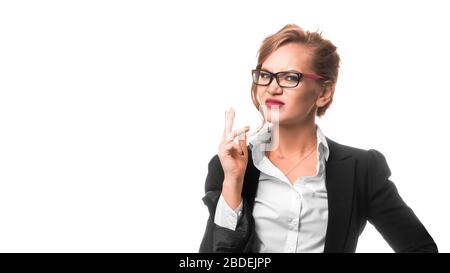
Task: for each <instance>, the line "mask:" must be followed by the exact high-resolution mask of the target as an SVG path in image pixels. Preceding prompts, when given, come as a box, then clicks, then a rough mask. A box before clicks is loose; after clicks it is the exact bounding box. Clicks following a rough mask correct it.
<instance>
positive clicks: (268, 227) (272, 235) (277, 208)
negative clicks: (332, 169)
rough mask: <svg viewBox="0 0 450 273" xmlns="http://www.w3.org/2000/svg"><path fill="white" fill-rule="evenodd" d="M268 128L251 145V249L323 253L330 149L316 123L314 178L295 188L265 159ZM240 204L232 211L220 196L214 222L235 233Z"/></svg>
mask: <svg viewBox="0 0 450 273" xmlns="http://www.w3.org/2000/svg"><path fill="white" fill-rule="evenodd" d="M271 132H272V131H271V129H270V127H267V129H265V130H263V131H262V132H260V133H259V134H258V135H257V136H256V137H255V138H254V139H252V140H250V141H249V145H250V148H251V151H252V158H253V164H254V165H255V167H256V168H258V169H259V170H260V176H259V185H258V190H257V192H256V196H255V204H254V207H253V217H254V219H255V231H256V235H257V236H256V240H255V244H256V245H255V249H257V250H258V251H259V252H272V253H273V252H291V253H293V252H323V250H324V246H325V235H326V230H327V224H328V199H327V190H326V186H325V161H326V160H328V157H329V149H328V144H327V140H326V138H325V135H324V134H323V133H322V131H321V129H320V128H319V126H318V125H316V135H317V159H318V160H317V165H316V174H315V175H314V176H300V177H298V178H297V180H296V181H295V183H294V184H291V182H290V181H289V179H288V178H287V177H286V176H285V175H284V174H283V172H282V171H281V170H280V169H278V168H277V167H276V166H275V165H274V164H273V163H272V162H271V161H270V160H269V159H268V158H267V157H266V155H265V146H264V145H266V142H265V140H267V139H268V138H270V137H271ZM241 213H242V201H241V204H240V205H239V207H238V208H237V209H235V210H232V209H231V208H230V207H229V206H228V204H227V203H226V201H225V199H224V198H223V196H222V195H221V196H220V198H219V202H218V203H217V207H216V214H215V217H214V223H216V224H217V225H219V226H222V227H225V228H229V229H231V230H235V229H236V225H237V221H238V218H239V217H240V215H241Z"/></svg>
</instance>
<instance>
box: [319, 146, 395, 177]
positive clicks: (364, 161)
mask: <svg viewBox="0 0 450 273" xmlns="http://www.w3.org/2000/svg"><path fill="white" fill-rule="evenodd" d="M327 140H328V146H329V148H330V157H332V158H333V159H346V158H348V157H352V158H353V159H355V160H356V161H357V162H359V164H358V166H359V168H365V169H366V168H369V169H377V170H380V171H381V170H382V171H384V174H385V175H387V176H389V175H390V169H389V167H388V164H387V161H386V157H385V156H384V154H383V153H382V152H380V150H378V149H373V148H370V149H363V148H359V147H354V146H349V145H344V144H341V143H338V142H335V141H333V140H330V139H327Z"/></svg>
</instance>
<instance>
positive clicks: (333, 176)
mask: <svg viewBox="0 0 450 273" xmlns="http://www.w3.org/2000/svg"><path fill="white" fill-rule="evenodd" d="M327 143H328V147H329V149H330V155H329V158H328V161H327V163H326V167H325V173H326V188H327V194H328V225H327V232H326V237H325V249H324V252H344V248H345V243H346V240H347V234H348V229H349V225H350V220H351V211H352V206H353V193H354V184H355V182H354V171H355V169H354V168H355V160H354V158H353V157H352V156H351V154H349V153H348V151H346V150H345V149H343V147H342V145H340V144H338V143H336V142H334V141H332V140H330V139H329V138H328V137H327Z"/></svg>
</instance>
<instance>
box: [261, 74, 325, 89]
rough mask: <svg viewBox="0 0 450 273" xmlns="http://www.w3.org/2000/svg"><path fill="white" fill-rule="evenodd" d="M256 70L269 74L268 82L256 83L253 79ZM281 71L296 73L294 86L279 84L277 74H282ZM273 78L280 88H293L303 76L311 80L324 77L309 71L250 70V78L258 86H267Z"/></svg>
mask: <svg viewBox="0 0 450 273" xmlns="http://www.w3.org/2000/svg"><path fill="white" fill-rule="evenodd" d="M256 72H265V73H267V74H269V75H270V79H269V82H268V83H266V84H260V83H257V82H256V79H255V74H256ZM282 73H283V74H286V73H290V74H295V75H297V77H298V81H297V84H296V85H294V86H284V85H281V84H280V78H279V77H278V75H280V74H282ZM274 78H275V79H276V81H277V84H278V86H280V87H282V88H294V87H297V86H298V84H299V83H300V82H301V81H302V80H303V78H308V79H312V80H320V79H324V78H323V77H322V76H319V75H316V74H311V73H301V72H293V71H280V72H277V73H272V72H270V71H267V70H263V69H253V70H252V79H253V83H254V84H256V85H260V86H269V85H270V84H271V83H272V81H273V79H274Z"/></svg>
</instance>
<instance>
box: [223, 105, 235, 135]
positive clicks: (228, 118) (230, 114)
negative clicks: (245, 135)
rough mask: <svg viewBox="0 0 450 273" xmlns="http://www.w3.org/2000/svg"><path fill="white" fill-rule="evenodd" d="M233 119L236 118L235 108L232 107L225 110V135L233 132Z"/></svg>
mask: <svg viewBox="0 0 450 273" xmlns="http://www.w3.org/2000/svg"><path fill="white" fill-rule="evenodd" d="M233 120H234V109H233V108H230V110H229V111H226V112H225V129H224V132H223V135H224V136H227V135H228V134H229V133H231V130H232V129H233Z"/></svg>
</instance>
